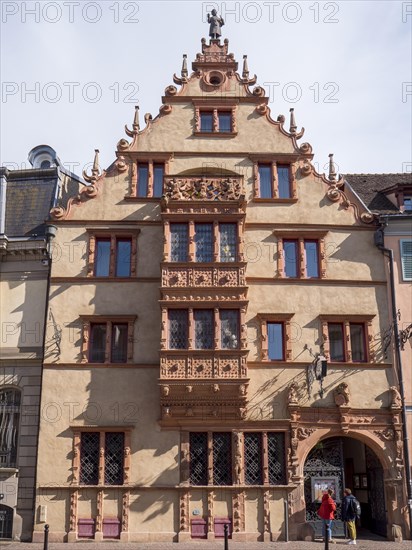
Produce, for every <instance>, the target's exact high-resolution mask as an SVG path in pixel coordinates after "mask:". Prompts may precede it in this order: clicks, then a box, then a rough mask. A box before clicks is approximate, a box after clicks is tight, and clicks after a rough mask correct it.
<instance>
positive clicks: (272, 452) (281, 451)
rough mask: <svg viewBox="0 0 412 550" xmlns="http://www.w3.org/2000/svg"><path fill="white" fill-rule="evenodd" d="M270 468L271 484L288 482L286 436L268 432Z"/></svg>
mask: <svg viewBox="0 0 412 550" xmlns="http://www.w3.org/2000/svg"><path fill="white" fill-rule="evenodd" d="M268 469H269V483H270V485H284V484H286V468H285V436H284V434H283V433H275V432H273V433H268Z"/></svg>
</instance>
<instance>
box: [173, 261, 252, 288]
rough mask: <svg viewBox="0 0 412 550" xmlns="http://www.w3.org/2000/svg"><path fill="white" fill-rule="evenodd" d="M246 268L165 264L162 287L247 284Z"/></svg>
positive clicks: (234, 285) (239, 285) (236, 285)
mask: <svg viewBox="0 0 412 550" xmlns="http://www.w3.org/2000/svg"><path fill="white" fill-rule="evenodd" d="M245 272H246V268H245V267H244V266H230V267H199V265H198V264H197V265H196V267H187V266H184V267H177V266H176V265H164V266H163V269H162V287H177V288H182V287H196V288H199V287H241V286H245V284H246V277H245Z"/></svg>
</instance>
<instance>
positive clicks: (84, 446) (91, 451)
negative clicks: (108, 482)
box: [80, 432, 100, 485]
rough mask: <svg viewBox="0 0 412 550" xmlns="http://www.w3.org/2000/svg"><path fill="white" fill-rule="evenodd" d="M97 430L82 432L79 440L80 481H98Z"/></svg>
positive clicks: (87, 483) (88, 482)
mask: <svg viewBox="0 0 412 550" xmlns="http://www.w3.org/2000/svg"><path fill="white" fill-rule="evenodd" d="M99 450H100V434H99V432H83V433H82V434H81V440H80V483H82V484H84V485H97V484H98V483H99V454H100V453H99Z"/></svg>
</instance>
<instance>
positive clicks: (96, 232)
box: [86, 228, 140, 281]
mask: <svg viewBox="0 0 412 550" xmlns="http://www.w3.org/2000/svg"><path fill="white" fill-rule="evenodd" d="M86 231H87V235H88V239H89V245H88V259H87V277H91V278H93V279H99V280H105V281H118V280H119V279H127V280H129V279H133V278H136V276H137V273H136V270H137V238H138V236H139V234H140V229H133V230H130V229H118V230H117V229H114V228H113V229H93V228H90V229H87V230H86ZM99 238H100V239H110V268H109V276H108V277H106V276H97V275H95V274H94V272H95V257H96V239H99ZM128 238H129V239H131V258H130V275H129V276H128V277H117V276H116V242H117V239H128Z"/></svg>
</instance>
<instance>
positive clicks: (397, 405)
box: [390, 386, 402, 409]
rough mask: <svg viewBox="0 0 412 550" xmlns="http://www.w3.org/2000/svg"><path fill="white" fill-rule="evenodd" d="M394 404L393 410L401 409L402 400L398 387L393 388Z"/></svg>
mask: <svg viewBox="0 0 412 550" xmlns="http://www.w3.org/2000/svg"><path fill="white" fill-rule="evenodd" d="M390 390H391V392H392V402H391V409H400V408H401V407H402V398H401V394H400V393H399V391H398V389H397V387H396V386H391V387H390Z"/></svg>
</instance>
